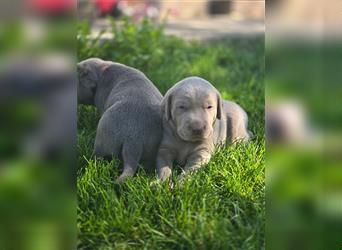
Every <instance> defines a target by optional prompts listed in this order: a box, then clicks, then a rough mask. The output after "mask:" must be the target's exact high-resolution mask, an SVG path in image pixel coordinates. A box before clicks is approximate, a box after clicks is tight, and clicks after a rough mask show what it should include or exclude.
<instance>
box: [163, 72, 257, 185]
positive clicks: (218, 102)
mask: <svg viewBox="0 0 342 250" xmlns="http://www.w3.org/2000/svg"><path fill="white" fill-rule="evenodd" d="M162 111H163V139H162V141H161V144H160V148H159V152H158V157H157V171H158V178H159V179H162V180H165V179H167V178H168V177H169V176H170V175H171V168H172V164H173V162H174V161H176V162H177V163H178V164H180V165H181V166H183V167H184V173H186V172H189V171H195V170H197V169H198V168H200V167H201V165H203V164H206V163H207V162H208V161H209V160H210V157H211V154H212V153H213V151H214V149H215V145H219V144H222V143H224V142H225V141H226V140H227V139H228V140H230V141H231V142H236V141H239V140H242V141H247V140H249V139H250V136H251V133H250V132H249V131H248V130H247V124H248V118H247V114H246V112H245V111H244V110H243V109H242V108H241V107H240V106H239V105H237V104H236V103H233V102H228V101H223V100H222V99H221V97H220V94H219V92H218V91H217V90H216V89H215V88H214V87H213V86H212V85H211V84H210V83H209V82H208V81H206V80H204V79H202V78H199V77H189V78H186V79H183V80H182V81H180V82H178V83H177V84H176V85H174V86H173V87H172V88H171V89H169V91H168V92H167V93H166V94H165V96H164V99H163V101H162Z"/></svg>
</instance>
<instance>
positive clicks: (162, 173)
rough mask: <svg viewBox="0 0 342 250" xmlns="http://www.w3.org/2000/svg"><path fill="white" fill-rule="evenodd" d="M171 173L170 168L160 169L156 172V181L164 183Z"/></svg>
mask: <svg viewBox="0 0 342 250" xmlns="http://www.w3.org/2000/svg"><path fill="white" fill-rule="evenodd" d="M171 173H172V170H171V168H167V167H164V168H161V169H159V171H158V179H159V180H162V181H165V180H167V179H168V178H169V177H170V176H171Z"/></svg>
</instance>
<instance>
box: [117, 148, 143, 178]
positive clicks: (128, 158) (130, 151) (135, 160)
mask: <svg viewBox="0 0 342 250" xmlns="http://www.w3.org/2000/svg"><path fill="white" fill-rule="evenodd" d="M141 154H142V145H141V144H138V143H131V142H126V143H124V145H123V147H122V160H123V171H122V174H121V175H120V176H119V178H118V179H117V180H116V182H118V183H120V182H122V181H124V180H125V179H126V178H127V177H132V176H134V174H135V172H136V171H137V168H138V164H139V161H140V158H141Z"/></svg>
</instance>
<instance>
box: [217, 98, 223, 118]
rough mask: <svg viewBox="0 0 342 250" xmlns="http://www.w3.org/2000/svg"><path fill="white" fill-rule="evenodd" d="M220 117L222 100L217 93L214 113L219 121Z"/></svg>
mask: <svg viewBox="0 0 342 250" xmlns="http://www.w3.org/2000/svg"><path fill="white" fill-rule="evenodd" d="M221 116H222V98H221V95H220V93H218V92H217V111H216V118H217V119H219V120H220V119H221Z"/></svg>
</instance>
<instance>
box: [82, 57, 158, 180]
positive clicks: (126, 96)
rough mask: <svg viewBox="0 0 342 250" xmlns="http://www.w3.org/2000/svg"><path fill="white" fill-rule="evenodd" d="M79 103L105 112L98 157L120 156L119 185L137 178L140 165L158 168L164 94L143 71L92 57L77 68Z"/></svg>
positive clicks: (99, 129)
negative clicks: (134, 177)
mask: <svg viewBox="0 0 342 250" xmlns="http://www.w3.org/2000/svg"><path fill="white" fill-rule="evenodd" d="M77 71H78V92H77V93H78V101H79V103H83V104H91V105H95V106H96V107H97V108H98V109H99V110H100V112H101V115H102V116H101V119H100V121H99V124H98V127H97V132H96V139H95V145H94V155H95V156H99V157H112V156H115V157H119V158H121V159H122V161H123V172H122V174H121V175H120V177H119V178H118V180H117V181H118V182H121V181H123V180H124V179H125V178H126V177H129V176H133V175H134V174H135V172H136V170H137V167H138V164H139V163H142V164H143V165H144V166H150V167H153V168H154V167H155V165H156V155H157V152H158V147H159V143H160V140H161V136H162V123H161V114H160V104H161V101H162V95H161V93H160V92H159V90H158V89H157V88H156V87H155V86H154V85H153V83H152V82H151V81H150V80H149V79H147V77H146V76H145V75H144V74H143V73H142V72H140V71H138V70H136V69H134V68H131V67H128V66H125V65H122V64H119V63H114V62H110V61H103V60H101V59H98V58H90V59H87V60H85V61H82V62H80V63H79V64H78V65H77Z"/></svg>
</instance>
